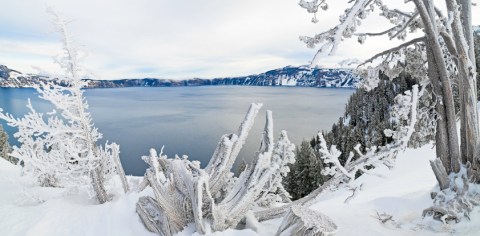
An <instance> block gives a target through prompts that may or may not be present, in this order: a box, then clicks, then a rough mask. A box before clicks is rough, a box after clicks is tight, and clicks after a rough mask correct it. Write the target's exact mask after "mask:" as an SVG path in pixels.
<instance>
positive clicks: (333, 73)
mask: <svg viewBox="0 0 480 236" xmlns="http://www.w3.org/2000/svg"><path fill="white" fill-rule="evenodd" d="M43 78H44V77H42V76H38V75H24V74H21V73H20V72H18V71H15V70H11V69H9V68H7V67H6V66H0V87H31V86H32V84H33V82H34V81H36V80H42V79H43ZM359 80H360V78H359V77H358V76H357V75H355V74H354V73H353V71H352V70H351V69H324V68H310V67H307V66H287V67H284V68H280V69H275V70H270V71H267V72H265V73H261V74H257V75H248V76H240V77H225V78H214V79H200V78H193V79H186V80H171V79H156V78H143V79H120V80H88V81H89V88H116V87H174V86H203V85H244V86H302V87H334V88H338V87H341V88H355V87H357V84H358V82H359Z"/></svg>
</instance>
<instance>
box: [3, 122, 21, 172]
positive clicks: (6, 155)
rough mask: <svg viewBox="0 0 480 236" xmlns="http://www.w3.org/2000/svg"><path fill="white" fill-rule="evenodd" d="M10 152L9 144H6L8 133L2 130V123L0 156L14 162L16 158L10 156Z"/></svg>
mask: <svg viewBox="0 0 480 236" xmlns="http://www.w3.org/2000/svg"><path fill="white" fill-rule="evenodd" d="M9 153H10V145H9V144H8V135H7V133H6V132H5V131H4V130H3V127H2V125H0V157H1V158H4V159H6V160H7V161H9V162H11V163H13V164H16V163H17V160H16V159H15V158H13V157H11V156H9Z"/></svg>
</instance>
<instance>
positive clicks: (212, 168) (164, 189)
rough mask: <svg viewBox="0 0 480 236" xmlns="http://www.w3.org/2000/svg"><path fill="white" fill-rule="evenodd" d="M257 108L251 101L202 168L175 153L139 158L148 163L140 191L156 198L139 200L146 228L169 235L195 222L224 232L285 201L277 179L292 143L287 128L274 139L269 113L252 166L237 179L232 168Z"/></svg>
mask: <svg viewBox="0 0 480 236" xmlns="http://www.w3.org/2000/svg"><path fill="white" fill-rule="evenodd" d="M260 107H261V104H252V105H251V106H250V109H249V111H248V113H247V115H246V116H245V119H244V121H243V122H242V124H241V125H240V128H239V129H238V132H237V133H235V134H227V135H223V136H222V138H221V139H220V142H219V143H218V146H217V148H216V149H215V152H214V154H213V156H212V158H211V160H210V162H209V164H208V165H207V166H206V167H205V168H204V169H201V168H200V163H199V162H198V161H190V160H188V159H187V157H184V158H179V157H178V156H177V157H175V158H174V159H168V158H167V157H166V156H165V155H163V154H162V152H160V154H159V155H158V154H157V152H156V151H155V150H153V149H152V150H151V151H150V156H145V157H143V159H144V160H145V162H147V164H148V165H149V166H150V167H149V168H148V169H147V171H146V173H145V179H144V181H143V184H142V188H140V189H143V188H145V187H147V186H151V187H152V189H153V192H154V193H155V198H152V197H142V198H140V199H139V201H138V203H137V212H138V214H139V215H140V218H141V219H142V220H143V222H144V224H145V226H146V227H147V228H148V229H149V230H151V231H153V232H157V233H159V234H160V235H173V234H175V233H177V232H179V231H181V230H182V229H183V228H184V227H185V226H187V224H190V223H194V224H195V227H196V230H197V232H199V233H202V234H203V233H205V232H206V230H207V227H211V229H212V230H214V231H223V230H226V229H228V228H232V227H236V226H237V224H239V223H240V222H241V221H242V220H244V219H245V217H246V216H247V214H249V212H251V211H252V210H254V206H259V207H262V206H263V207H267V208H268V207H271V205H272V203H274V202H280V201H284V200H285V198H286V196H287V195H288V193H286V191H285V190H284V188H283V186H282V185H281V181H282V178H283V177H284V176H285V175H286V174H287V173H288V171H289V169H288V166H287V165H288V164H290V163H293V162H294V161H295V159H294V157H295V155H294V148H295V146H294V145H293V144H292V143H290V141H289V140H288V136H287V133H286V132H285V131H282V132H281V134H280V137H279V139H278V141H277V142H274V138H273V120H272V113H271V112H270V111H267V117H266V124H265V129H264V132H263V137H262V142H261V145H260V150H259V151H258V152H257V153H256V155H255V157H254V159H253V161H252V163H251V165H247V167H246V169H245V170H244V171H243V172H241V173H240V175H239V177H238V178H236V177H234V176H233V173H232V172H231V169H232V165H233V163H234V162H235V160H236V158H237V156H238V154H239V152H240V149H241V148H242V146H243V144H244V143H245V140H246V138H247V136H248V133H249V130H250V129H251V128H252V126H253V121H254V118H255V116H256V115H257V113H258V111H259V109H260ZM207 222H209V224H208V223H207Z"/></svg>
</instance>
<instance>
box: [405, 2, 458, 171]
mask: <svg viewBox="0 0 480 236" xmlns="http://www.w3.org/2000/svg"><path fill="white" fill-rule="evenodd" d="M414 2H415V5H416V6H417V9H418V11H419V14H420V17H421V18H422V21H423V23H424V25H425V34H426V38H427V39H426V42H425V44H426V45H427V48H430V49H431V52H432V53H431V54H430V56H431V58H430V59H429V63H430V62H433V63H434V65H435V66H436V71H437V73H438V75H439V78H440V82H441V85H442V92H443V94H442V95H443V97H442V98H443V101H442V102H443V104H444V106H445V116H444V117H442V118H445V119H446V128H447V134H448V141H445V140H442V141H445V142H446V143H448V149H449V150H450V156H449V159H450V162H449V163H450V166H451V171H453V172H456V173H458V172H459V171H460V147H459V144H458V135H457V125H456V116H455V106H454V102H453V93H452V86H451V84H450V80H449V78H448V72H447V65H446V62H445V61H444V60H445V57H444V56H445V55H444V53H443V51H442V47H441V45H440V42H439V40H438V39H439V33H438V30H437V28H436V27H435V22H434V21H435V15H434V14H435V13H434V10H433V5H432V3H431V2H430V1H429V0H414ZM429 66H431V65H430V64H429ZM432 80H436V78H432ZM445 169H447V168H445Z"/></svg>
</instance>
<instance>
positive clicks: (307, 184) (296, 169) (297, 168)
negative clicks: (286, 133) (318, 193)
mask: <svg viewBox="0 0 480 236" xmlns="http://www.w3.org/2000/svg"><path fill="white" fill-rule="evenodd" d="M322 169H323V163H322V162H321V161H320V159H319V158H318V157H317V155H316V153H315V150H314V149H313V148H312V146H311V145H310V142H308V141H303V142H302V143H301V144H300V147H299V148H297V152H296V157H295V163H293V164H291V165H290V173H289V174H288V175H287V177H286V178H285V179H284V184H285V188H286V189H287V190H288V192H289V193H290V195H291V196H292V199H293V200H297V199H300V198H302V197H304V196H306V195H308V194H309V193H310V192H312V191H313V190H315V189H317V188H318V187H320V185H322V184H323V182H324V176H323V175H322V173H321V172H322Z"/></svg>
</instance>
